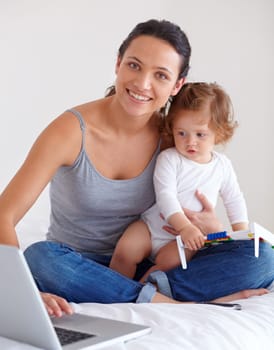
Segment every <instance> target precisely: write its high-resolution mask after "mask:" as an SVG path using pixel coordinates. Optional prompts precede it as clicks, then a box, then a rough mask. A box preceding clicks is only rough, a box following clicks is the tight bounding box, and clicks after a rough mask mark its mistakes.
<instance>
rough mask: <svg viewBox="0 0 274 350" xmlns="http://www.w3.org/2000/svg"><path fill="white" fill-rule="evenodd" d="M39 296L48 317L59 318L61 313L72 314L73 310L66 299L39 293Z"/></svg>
mask: <svg viewBox="0 0 274 350" xmlns="http://www.w3.org/2000/svg"><path fill="white" fill-rule="evenodd" d="M40 294H41V297H42V299H43V302H44V304H45V306H46V309H47V312H48V314H49V315H50V316H56V317H61V316H62V315H63V313H65V314H68V315H72V314H73V308H72V307H71V305H70V304H69V303H68V302H67V301H66V299H64V298H61V297H58V296H57V295H55V294H50V293H43V292H40Z"/></svg>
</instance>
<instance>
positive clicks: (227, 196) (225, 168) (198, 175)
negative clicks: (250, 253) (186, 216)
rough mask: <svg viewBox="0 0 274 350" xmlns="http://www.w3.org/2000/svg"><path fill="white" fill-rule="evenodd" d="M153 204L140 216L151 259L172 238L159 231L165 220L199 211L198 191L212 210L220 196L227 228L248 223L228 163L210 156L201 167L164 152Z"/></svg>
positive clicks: (158, 165)
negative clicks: (146, 231) (147, 233)
mask: <svg viewBox="0 0 274 350" xmlns="http://www.w3.org/2000/svg"><path fill="white" fill-rule="evenodd" d="M154 187H155V193H156V204H155V205H153V206H152V207H151V208H149V209H148V210H147V211H146V212H145V213H143V215H142V218H143V220H144V221H145V222H146V223H147V224H148V227H149V230H150V232H151V239H152V257H154V256H155V254H156V253H157V252H158V250H159V249H160V248H161V247H162V246H163V245H165V244H167V243H168V242H169V241H171V240H174V238H175V237H174V236H173V235H171V234H169V233H167V232H166V231H165V230H163V229H162V226H163V225H164V224H166V222H165V221H164V220H163V219H161V218H160V213H161V214H162V215H163V216H164V218H165V219H168V218H169V216H171V215H172V214H175V213H177V212H181V211H182V210H183V209H182V208H188V209H191V210H194V211H201V210H202V206H201V203H200V202H199V201H198V199H197V198H196V196H195V191H196V190H199V191H200V192H201V193H203V194H204V195H205V196H206V198H207V199H208V200H209V201H210V202H211V204H212V205H213V207H215V206H216V204H217V200H218V196H219V195H220V196H221V198H222V200H223V203H224V206H225V208H226V212H227V216H228V218H229V221H230V223H231V224H235V223H239V222H248V216H247V208H246V202H245V199H244V196H243V194H242V192H241V190H240V186H239V184H238V181H237V177H236V174H235V171H234V169H233V167H232V164H231V161H230V160H229V159H228V158H227V157H226V156H225V155H224V154H221V153H218V152H213V156H212V160H211V161H210V162H209V163H205V164H201V163H197V162H194V161H192V160H189V159H187V158H185V157H184V156H182V155H181V154H180V153H179V152H178V151H177V150H176V149H175V148H168V149H167V150H165V151H163V152H161V153H160V155H159V156H158V158H157V162H156V167H155V172H154Z"/></svg>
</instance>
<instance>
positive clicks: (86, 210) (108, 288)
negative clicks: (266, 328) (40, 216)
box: [0, 20, 274, 316]
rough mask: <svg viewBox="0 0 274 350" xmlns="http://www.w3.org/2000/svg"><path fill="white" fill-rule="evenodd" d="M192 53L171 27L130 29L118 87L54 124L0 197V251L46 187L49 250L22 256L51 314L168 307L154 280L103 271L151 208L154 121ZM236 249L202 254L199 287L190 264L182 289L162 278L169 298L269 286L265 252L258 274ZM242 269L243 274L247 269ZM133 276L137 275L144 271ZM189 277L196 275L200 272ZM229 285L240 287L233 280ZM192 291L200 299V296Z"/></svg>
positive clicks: (204, 216) (203, 217) (171, 276)
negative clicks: (83, 305) (132, 304)
mask: <svg viewBox="0 0 274 350" xmlns="http://www.w3.org/2000/svg"><path fill="white" fill-rule="evenodd" d="M190 52H191V49H190V45H189V42H188V39H187V37H186V36H185V34H184V33H183V32H182V31H181V29H180V28H179V27H178V26H176V25H174V24H172V23H170V22H168V21H156V20H150V21H147V22H145V23H140V24H139V25H137V26H136V27H135V28H134V29H133V31H132V32H131V33H130V34H129V36H128V37H127V39H126V40H125V41H124V42H123V44H122V45H121V47H120V49H119V53H118V58H117V63H116V75H117V79H116V83H115V88H114V89H112V90H111V91H110V93H109V96H108V97H106V98H103V99H101V100H97V101H93V102H90V103H87V104H84V105H81V106H77V107H76V108H74V109H73V110H70V111H66V112H65V113H64V114H62V115H61V116H59V117H58V118H57V119H56V120H54V121H53V122H52V123H51V124H50V125H49V126H48V127H47V128H46V129H45V130H44V131H43V132H42V134H41V135H40V136H39V137H38V139H37V141H36V142H35V144H34V145H33V147H32V149H31V151H30V153H29V155H28V157H27V159H26V161H25V162H24V164H23V166H22V167H21V169H20V170H19V172H18V173H17V174H16V176H15V177H14V178H13V180H12V181H11V183H10V184H9V185H8V187H7V188H6V190H5V191H4V192H3V194H2V196H1V199H0V225H1V243H4V244H12V245H18V241H17V238H16V233H15V226H16V224H17V223H18V221H19V220H20V219H21V218H22V217H23V216H24V215H25V213H26V212H27V210H28V209H29V208H30V207H31V206H32V205H33V203H34V202H35V200H36V199H37V197H38V196H39V194H40V193H41V192H42V190H43V189H44V188H45V186H46V185H47V184H48V183H49V182H51V187H50V201H51V218H50V227H49V231H48V234H47V238H48V240H47V241H44V242H39V243H36V244H34V245H32V246H31V247H29V248H28V249H27V250H26V252H25V256H26V258H27V261H28V263H29V266H30V268H31V270H32V273H33V276H34V278H35V280H36V283H37V285H38V287H39V289H40V291H41V292H44V293H42V297H43V299H44V302H45V304H46V306H47V309H48V312H49V313H50V314H55V315H57V316H59V315H60V314H61V311H64V312H67V313H70V312H72V310H71V308H70V306H69V305H68V304H67V302H66V300H68V301H74V302H88V301H90V302H102V303H112V302H129V301H137V302H150V301H151V302H165V301H172V300H171V299H169V298H168V297H167V296H165V295H163V294H162V293H159V292H157V291H156V287H155V284H157V285H158V288H159V289H160V291H161V292H163V293H166V294H169V295H170V291H169V290H165V289H166V288H165V289H162V287H161V283H159V282H158V277H157V276H156V280H154V281H153V279H152V282H153V283H151V284H150V283H148V284H146V285H145V286H144V285H142V284H140V283H138V282H137V281H134V280H131V279H128V278H125V277H124V276H121V275H120V274H118V273H116V272H115V271H113V270H111V269H109V268H108V267H107V266H108V264H109V261H110V258H111V254H112V252H113V250H114V247H115V245H116V242H117V241H118V239H119V237H120V236H121V235H122V233H123V231H124V230H125V228H126V227H127V226H128V225H129V224H130V223H131V222H133V221H135V220H137V219H138V218H139V216H140V214H141V213H142V212H143V211H145V210H146V209H147V208H148V207H150V206H151V205H152V204H153V202H154V200H155V198H154V192H153V184H152V175H153V169H154V164H155V159H156V156H157V154H158V153H159V151H160V131H159V124H160V120H161V119H160V115H161V113H160V112H159V111H162V110H163V109H164V108H163V107H164V106H165V105H166V103H167V101H168V100H169V97H170V96H174V95H176V93H177V92H178V91H179V90H180V88H181V86H182V85H183V83H184V80H185V76H186V74H187V71H188V67H189V58H190ZM162 146H163V145H162ZM198 196H199V198H200V199H201V201H202V205H203V206H204V210H203V211H202V212H201V213H198V214H197V213H196V214H194V213H191V212H189V213H188V216H189V218H190V220H192V222H193V223H194V224H195V225H198V226H199V227H200V229H201V230H202V231H203V232H213V231H218V230H219V229H220V224H219V222H218V221H217V219H216V218H215V216H214V212H213V211H212V208H211V207H210V206H209V205H208V203H207V201H206V199H205V198H203V197H202V196H200V195H198ZM237 246H239V247H238V248H237V251H238V252H239V253H236V254H235V252H234V251H235V247H234V246H233V245H232V244H231V246H230V247H231V248H230V249H231V251H230V250H229V249H227V250H228V251H226V249H225V247H223V248H220V249H219V250H218V248H216V254H214V255H210V253H208V255H207V254H206V253H204V256H203V257H202V258H203V266H207V270H206V271H207V272H206V273H205V275H203V276H202V277H201V276H200V275H199V276H198V279H197V278H196V277H197V276H196V275H195V271H196V270H195V268H193V269H192V265H191V264H189V268H188V270H187V271H188V275H187V280H186V279H185V275H186V274H185V273H184V274H183V273H182V270H181V269H180V268H179V267H178V268H176V269H174V270H171V271H168V272H167V274H166V275H165V276H164V278H166V276H167V277H168V280H169V283H170V287H171V290H172V294H173V297H174V298H175V299H178V300H195V301H196V300H197V301H199V300H209V299H210V300H211V299H215V298H217V297H219V296H220V297H221V296H223V295H227V294H231V293H234V292H238V291H240V290H243V289H246V288H264V287H266V286H267V285H268V284H270V282H271V281H272V280H273V278H274V271H273V269H270V268H269V267H268V264H269V265H270V262H271V261H272V262H273V261H274V255H273V254H272V255H270V254H271V253H272V251H271V253H270V252H269V250H267V247H266V248H265V252H261V253H260V256H261V258H260V259H261V264H260V265H259V264H257V261H255V259H254V258H253V251H252V246H251V244H250V243H249V242H243V244H241V243H237ZM222 250H223V252H222ZM247 250H248V251H249V253H250V255H248V254H247ZM219 251H220V253H219ZM217 253H219V254H217ZM234 256H235V257H234ZM225 259H227V260H229V261H230V265H227V264H226V278H227V279H229V282H228V283H225V284H224V286H223V285H222V281H223V276H222V275H220V274H219V270H218V268H219V269H220V266H222V261H224V263H226V262H225ZM271 259H272V260H271ZM216 260H217V261H218V264H217V262H216ZM231 260H233V262H231ZM195 261H196V262H197V264H198V263H199V259H198V255H197V258H196V259H194V260H193V262H191V263H192V264H194V262H195ZM241 262H243V263H244V264H245V265H246V264H248V266H247V268H246V267H245V269H244V268H243V266H242V265H241V264H240V263H241ZM194 265H195V264H194ZM249 265H252V271H250V269H249V268H248V267H249ZM262 265H264V266H263V267H262ZM215 266H216V274H215V275H214V276H213V275H212V268H213V269H214V270H215ZM235 266H237V270H235V269H234V267H235ZM145 268H148V266H146V267H145ZM262 269H265V271H267V270H268V271H270V272H269V274H268V277H267V278H264V279H263V280H261V281H260V282H259V281H257V277H258V276H261V271H262ZM139 270H140V273H141V274H143V273H144V271H145V269H144V266H141V267H140V269H139ZM191 271H192V274H191ZM197 271H199V274H200V273H201V271H203V270H202V269H201V268H199V269H197ZM251 272H252V273H251ZM189 274H191V276H190V275H189ZM213 277H214V278H213ZM237 277H238V280H239V283H238V285H237V283H235V280H234V278H237ZM242 277H243V278H242ZM137 278H138V276H136V279H137ZM231 279H233V284H232V283H231ZM166 281H167V279H166ZM213 282H214V283H213ZM206 283H212V288H211V287H210V288H205V287H204V284H206ZM200 284H203V288H202V290H203V291H205V290H206V293H207V294H204V295H198V294H199V289H200ZM186 285H187V288H185V286H186ZM235 285H236V286H235ZM209 289H210V290H209ZM191 290H193V293H191ZM261 292H264V291H261ZM48 293H49V294H48ZM64 298H65V299H66V300H65V299H64Z"/></svg>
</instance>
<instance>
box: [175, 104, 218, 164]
mask: <svg viewBox="0 0 274 350" xmlns="http://www.w3.org/2000/svg"><path fill="white" fill-rule="evenodd" d="M209 123H210V114H209V111H208V110H204V111H203V110H202V111H188V110H181V111H178V112H177V115H176V117H175V119H174V121H173V128H172V132H173V137H174V143H175V147H176V149H177V150H178V152H179V153H181V154H182V155H183V156H184V157H186V158H188V159H190V160H193V161H195V162H197V163H208V162H210V160H211V158H212V151H213V148H214V145H215V132H214V131H213V130H212V129H211V128H210V126H209Z"/></svg>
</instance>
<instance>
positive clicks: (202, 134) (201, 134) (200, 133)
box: [197, 132, 206, 137]
mask: <svg viewBox="0 0 274 350" xmlns="http://www.w3.org/2000/svg"><path fill="white" fill-rule="evenodd" d="M197 136H198V137H205V136H206V134H205V133H203V132H198V133H197Z"/></svg>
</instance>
